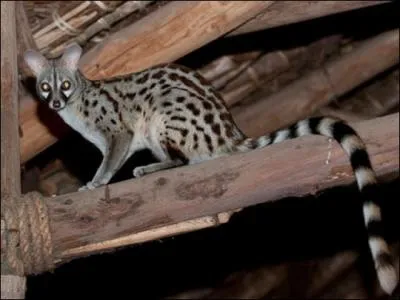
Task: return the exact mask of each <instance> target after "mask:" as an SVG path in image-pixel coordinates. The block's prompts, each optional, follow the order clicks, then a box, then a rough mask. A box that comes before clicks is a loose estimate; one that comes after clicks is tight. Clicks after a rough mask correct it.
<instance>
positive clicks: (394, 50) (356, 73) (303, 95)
mask: <svg viewBox="0 0 400 300" xmlns="http://www.w3.org/2000/svg"><path fill="white" fill-rule="evenodd" d="M371 57H379V58H380V59H377V60H372V59H371ZM398 62H399V30H398V29H395V30H390V31H387V32H384V33H381V34H380V35H378V36H375V37H373V38H371V39H369V40H367V41H365V42H363V43H362V44H360V45H359V47H358V48H356V49H354V50H353V51H352V52H350V53H347V54H346V55H343V56H342V57H339V58H337V59H336V60H334V61H332V62H329V63H327V64H326V65H325V66H323V68H321V69H317V70H316V71H314V72H312V73H310V74H309V75H307V76H304V77H302V78H300V79H298V80H296V81H295V82H293V83H292V84H290V85H288V86H287V87H286V88H284V89H282V90H281V91H279V92H278V93H275V94H273V95H272V96H270V97H268V98H267V99H260V100H259V101H257V102H254V103H252V104H251V105H248V106H246V108H245V109H243V107H238V108H235V109H232V113H233V115H234V119H235V121H236V122H237V124H238V126H239V127H240V128H242V129H243V131H244V132H245V133H246V134H248V135H250V136H258V135H261V134H264V133H266V132H272V131H274V130H276V129H278V128H280V127H283V126H286V125H289V124H291V123H292V122H295V121H297V120H300V119H302V118H305V117H307V116H309V115H311V114H313V113H314V112H315V111H316V110H318V109H319V108H321V107H323V106H325V105H327V104H328V103H329V102H330V101H332V100H333V99H335V98H336V97H338V96H341V95H343V94H345V93H347V92H348V91H350V90H352V89H353V88H355V87H356V86H358V85H360V84H361V83H363V82H365V81H367V80H368V79H370V78H372V77H374V76H376V75H377V74H379V73H381V72H383V71H384V70H386V69H388V68H389V67H391V66H393V65H395V64H397V63H398ZM266 120H268V121H266Z"/></svg>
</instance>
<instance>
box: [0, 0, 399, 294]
mask: <svg viewBox="0 0 400 300" xmlns="http://www.w3.org/2000/svg"><path fill="white" fill-rule="evenodd" d="M63 3H64V2H63V1H18V2H13V1H2V2H1V71H2V72H1V82H2V85H1V136H2V138H1V149H2V152H1V201H2V219H1V221H2V233H1V235H2V242H1V247H2V250H1V251H2V262H1V266H2V276H1V280H2V288H1V294H2V298H24V295H25V293H26V277H25V276H28V275H31V274H37V273H42V272H45V271H47V270H51V269H53V268H56V267H58V266H60V265H62V264H65V263H67V262H69V261H70V260H72V259H75V258H79V257H84V256H87V255H92V254H96V253H101V252H104V251H111V250H113V249H116V248H117V247H121V246H127V245H132V244H137V243H142V242H146V241H151V240H156V239H160V238H163V237H167V236H174V235H178V234H181V233H185V232H192V231H196V230H199V229H203V228H208V227H213V226H218V225H220V224H223V223H227V222H228V221H229V219H230V217H231V215H232V213H234V212H235V211H240V210H241V209H243V208H246V207H249V206H254V205H256V204H260V203H264V202H269V201H275V200H278V199H282V198H284V197H289V196H301V195H309V194H313V193H316V192H318V191H321V190H325V189H327V188H330V187H334V186H340V185H348V184H351V183H352V182H354V177H353V175H352V172H351V168H350V166H349V163H348V159H347V157H346V156H345V154H344V153H343V151H342V150H341V148H340V146H339V145H336V144H334V143H333V144H332V143H330V141H329V140H328V139H324V138H321V137H305V138H301V139H296V140H293V141H288V142H285V143H284V144H277V145H273V146H270V147H267V148H265V149H262V150H257V151H254V152H252V153H251V154H239V155H235V156H234V157H227V158H222V159H218V160H215V161H212V162H206V163H202V164H199V165H194V166H187V167H186V166H185V167H182V168H179V169H172V170H166V171H163V172H160V173H156V174H150V175H148V176H146V177H144V178H141V179H140V180H136V179H129V180H125V181H121V182H116V183H112V184H109V185H107V186H104V187H100V188H98V189H95V190H93V191H85V192H71V193H65V194H60V195H56V196H55V197H52V196H50V195H43V194H41V193H38V192H28V193H22V192H21V180H20V178H21V166H23V165H24V164H27V163H29V162H30V161H31V160H32V159H34V158H35V157H37V156H38V155H39V154H40V153H43V152H44V151H45V150H46V149H48V148H50V147H51V146H52V145H54V144H56V143H57V142H58V141H59V140H62V139H63V138H64V137H65V136H66V135H67V134H68V132H69V131H70V129H69V128H68V127H67V125H65V124H63V123H62V122H61V121H60V120H59V119H58V118H57V117H56V116H55V115H53V114H52V113H51V112H49V111H47V110H46V109H44V108H43V107H41V105H40V104H39V102H38V101H37V99H36V98H35V96H34V95H33V94H32V93H30V92H29V91H28V89H27V86H26V85H25V84H23V83H24V82H25V80H26V79H27V78H29V77H30V75H31V74H30V71H29V69H28V68H27V67H26V66H25V65H24V63H23V61H22V59H21V55H22V53H23V52H24V51H25V50H26V49H28V48H35V49H39V50H40V51H41V52H42V53H43V54H44V55H46V56H48V57H52V56H57V55H59V54H60V53H61V52H62V50H63V49H64V47H65V46H66V45H68V44H69V43H71V42H73V41H77V42H79V43H80V44H81V45H82V46H83V47H84V55H83V57H82V59H81V62H80V69H81V70H82V72H83V73H84V74H85V75H86V76H88V77H89V78H91V79H100V78H109V77H113V76H116V75H121V74H126V73H131V72H135V71H140V70H143V69H145V68H148V67H151V66H153V65H156V64H159V63H165V62H174V61H178V62H179V61H182V62H185V61H187V62H188V64H191V63H192V64H193V67H194V68H197V69H198V71H199V72H200V73H201V74H202V75H203V76H204V77H206V78H207V79H208V80H209V81H210V82H211V83H212V84H213V85H214V86H215V87H216V88H217V89H218V90H219V91H220V92H221V93H222V95H223V96H224V99H225V101H226V103H227V105H228V107H229V108H230V109H231V111H232V113H233V116H234V118H235V121H236V122H237V123H238V125H239V127H241V128H242V129H243V131H244V132H245V133H246V134H248V135H251V136H257V135H260V134H263V133H265V132H271V131H273V130H276V129H278V128H281V127H283V126H286V125H288V124H290V123H292V122H294V121H297V120H300V119H302V118H304V117H307V116H311V115H319V114H325V115H331V116H335V117H340V118H343V119H345V120H347V121H349V122H351V124H353V125H354V127H355V128H356V130H357V131H358V132H359V134H360V136H361V137H363V138H364V139H365V140H366V141H367V148H368V151H369V153H370V155H371V159H372V164H373V167H374V169H375V170H376V172H377V173H378V175H379V176H380V178H386V177H390V178H393V177H396V176H398V171H399V128H398V124H399V113H398V102H399V100H398V99H399V97H398V89H399V84H398V74H399V71H398V63H399V30H398V28H396V27H395V28H387V29H385V30H380V31H379V32H377V33H371V34H370V35H369V36H368V37H367V38H365V39H361V40H352V39H348V37H345V36H342V35H340V34H337V33H334V34H331V35H328V36H321V37H319V38H318V39H316V40H314V41H313V42H310V43H306V44H303V45H300V46H299V45H297V46H296V47H291V46H287V45H286V46H282V47H281V48H278V49H273V48H268V47H266V48H264V50H254V49H252V50H251V51H246V50H244V51H242V52H241V53H235V52H233V53H232V52H231V53H229V52H228V51H227V52H226V53H225V52H223V51H224V50H220V51H221V52H223V53H222V55H220V56H217V55H216V54H215V53H214V54H213V53H212V55H214V56H213V59H211V60H208V61H207V63H203V64H200V63H198V64H196V63H193V62H190V60H189V58H190V56H191V55H192V56H193V55H196V53H197V54H198V53H199V51H201V50H202V49H204V48H206V47H208V46H209V47H210V50H209V52H212V51H213V49H214V50H215V49H216V48H212V45H213V43H214V44H215V43H216V42H220V43H221V44H220V45H222V46H223V45H224V43H226V44H227V45H228V46H227V48H229V45H233V44H235V41H236V43H238V41H240V40H239V39H240V38H243V37H244V36H249V35H250V36H251V35H252V34H261V35H258V36H257V37H258V38H259V37H260V36H261V37H262V34H263V33H264V34H265V35H266V36H268V34H269V32H271V31H272V30H279V29H280V28H283V27H285V26H288V25H290V24H298V23H301V22H305V21H310V22H311V21H313V20H316V19H324V18H329V17H332V16H333V15H336V14H340V13H344V12H352V11H358V10H362V9H367V8H369V9H379V7H381V6H384V5H391V3H390V1H72V2H69V3H67V4H63ZM272 36H273V35H272ZM275 37H276V35H275ZM265 43H268V41H266V42H265ZM283 44H284V43H283ZM224 49H226V48H224ZM212 55H211V56H212ZM376 57H379V59H373V58H376ZM382 74H384V76H383V77H382ZM379 76H381V77H379ZM377 77H379V80H377V81H376V82H375V83H374V84H372V85H371V84H370V85H368V87H366V88H365V89H362V90H357V88H359V87H360V86H365V85H366V84H369V83H370V81H371V80H373V79H376V78H377ZM352 93H353V94H352ZM343 99H346V101H344V100H343ZM349 99H350V100H349ZM361 102H362V103H363V104H362V105H364V106H362V107H366V106H367V107H374V109H370V110H364V111H363V110H362V108H357V105H358V104H359V103H361ZM365 103H367V104H368V105H366V104H365ZM355 112H356V113H355ZM265 120H269V122H266V121H265ZM327 149H328V150H327ZM327 155H328V159H327ZM299 157H301V158H302V159H301V160H299ZM326 160H328V162H327V163H322V162H325V161H326ZM268 170H274V172H268ZM293 170H299V171H298V172H296V173H293ZM289 175H290V176H289ZM182 178H184V179H182ZM266 182H267V184H266ZM154 189H156V190H157V191H158V192H157V193H154ZM216 200H217V201H216ZM3 207H4V210H3ZM3 212H4V213H3ZM10 224H11V225H10ZM24 253H25V254H24ZM31 256H32V257H31ZM350 260H351V259H349V260H348V261H350ZM376 293H377V294H376V295H381V294H379V291H378V292H376ZM215 295H218V293H214V296H215Z"/></svg>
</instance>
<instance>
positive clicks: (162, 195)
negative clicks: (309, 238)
mask: <svg viewBox="0 0 400 300" xmlns="http://www.w3.org/2000/svg"><path fill="white" fill-rule="evenodd" d="M398 122H399V114H398V113H397V114H394V115H390V116H386V117H382V118H378V119H373V120H368V121H364V122H361V123H357V124H354V128H355V129H356V130H357V131H358V133H359V134H360V136H361V137H362V138H363V139H364V140H365V141H366V144H367V149H368V151H369V153H370V155H371V160H372V165H373V167H374V169H375V170H376V172H377V174H378V175H385V174H391V173H393V172H394V173H396V172H398V168H399V127H398ZM299 158H301V159H299ZM271 170H273V172H271ZM293 170H296V172H293ZM352 182H354V176H353V173H352V170H351V167H350V164H349V160H348V157H347V156H346V155H345V154H344V152H343V150H342V149H341V148H340V146H339V145H338V144H337V143H335V142H332V143H330V142H329V141H328V139H327V138H324V137H320V136H308V137H303V138H299V139H295V140H290V141H286V142H283V143H281V144H275V145H272V146H270V147H266V148H264V149H259V150H255V151H252V152H251V153H246V154H235V155H234V156H230V157H224V158H220V159H215V160H213V161H208V162H204V163H201V164H197V165H192V166H185V167H180V168H175V169H170V170H165V171H161V172H158V173H153V174H149V175H147V176H145V177H142V178H140V179H131V180H127V181H123V182H118V183H115V184H112V185H108V186H105V187H100V188H97V189H95V190H92V191H85V192H78V193H70V194H65V195H60V196H56V197H52V198H47V199H46V203H47V205H48V207H49V213H50V219H51V221H50V224H51V230H52V240H53V245H54V255H55V258H56V259H57V261H58V262H63V261H65V260H66V259H70V258H72V257H76V256H81V255H88V254H92V253H96V252H98V251H99V250H100V251H104V250H105V249H107V246H105V245H106V244H107V242H108V241H112V240H114V241H116V240H117V239H123V238H124V237H127V236H131V239H130V242H131V243H135V242H143V241H146V240H150V239H155V238H161V237H163V236H165V235H170V233H168V232H165V231H164V232H162V228H163V226H173V225H174V224H177V223H180V222H184V221H188V220H192V219H196V218H201V217H205V216H215V215H217V214H218V213H221V212H227V211H233V210H236V209H240V208H243V207H247V206H251V205H255V204H258V203H262V202H267V201H274V200H278V199H281V198H284V197H288V196H302V195H307V194H312V193H315V192H317V191H318V190H322V189H325V188H328V187H332V186H337V185H345V184H350V183H352ZM211 225H212V224H211ZM211 225H210V226H211ZM147 230H149V231H148V236H147V238H145V237H144V232H146V231H147ZM152 230H153V231H152ZM154 230H159V234H158V235H155V234H154ZM134 234H137V236H136V239H135V238H134ZM132 237H133V238H132ZM122 244H126V243H122ZM110 245H112V246H111V247H116V245H117V243H115V242H114V243H110ZM80 247H81V248H80ZM88 249H89V250H88Z"/></svg>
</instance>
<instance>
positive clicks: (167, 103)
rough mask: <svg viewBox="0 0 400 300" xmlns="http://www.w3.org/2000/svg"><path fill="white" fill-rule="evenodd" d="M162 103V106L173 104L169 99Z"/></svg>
mask: <svg viewBox="0 0 400 300" xmlns="http://www.w3.org/2000/svg"><path fill="white" fill-rule="evenodd" d="M161 105H162V107H169V106H172V103H171V102H168V101H165V102H163V103H162V104H161Z"/></svg>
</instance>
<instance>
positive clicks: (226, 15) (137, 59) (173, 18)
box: [80, 1, 273, 79]
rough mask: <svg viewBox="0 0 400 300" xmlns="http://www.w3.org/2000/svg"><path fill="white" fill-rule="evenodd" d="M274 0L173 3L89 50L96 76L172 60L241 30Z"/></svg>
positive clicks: (85, 63)
mask: <svg viewBox="0 0 400 300" xmlns="http://www.w3.org/2000/svg"><path fill="white" fill-rule="evenodd" d="M272 3H273V1H182V2H181V1H172V2H171V3H169V4H167V5H165V6H163V7H161V8H160V9H158V10H156V11H155V12H153V13H151V14H149V15H147V16H145V17H144V18H143V19H141V20H139V21H137V22H135V23H134V24H132V25H130V26H128V27H126V28H124V29H122V30H120V31H119V32H117V33H115V34H113V35H112V36H110V37H109V38H107V39H106V40H105V41H104V42H103V43H102V44H101V45H98V46H97V47H95V48H94V49H92V50H90V51H89V52H88V53H86V54H85V55H84V56H83V57H82V60H81V62H80V63H81V70H82V72H83V73H84V74H85V75H86V76H87V77H88V78H90V79H101V78H109V77H115V76H117V75H122V74H127V73H130V72H135V71H140V70H143V69H146V68H148V67H151V66H154V65H157V64H161V63H166V62H172V61H175V60H177V59H178V58H180V57H182V56H184V55H186V54H188V53H189V52H191V51H193V50H195V49H197V48H200V47H201V46H203V45H205V44H207V43H209V42H211V41H213V40H215V39H217V38H218V37H220V36H222V35H224V34H226V33H227V32H229V31H231V30H233V29H235V28H236V27H238V26H239V25H241V24H242V23H244V22H246V21H248V20H249V19H250V18H252V17H254V16H255V15H257V14H259V13H260V12H262V11H263V10H264V9H266V8H267V7H268V6H269V5H271V4H272Z"/></svg>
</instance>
